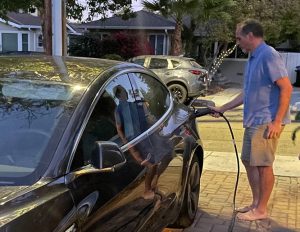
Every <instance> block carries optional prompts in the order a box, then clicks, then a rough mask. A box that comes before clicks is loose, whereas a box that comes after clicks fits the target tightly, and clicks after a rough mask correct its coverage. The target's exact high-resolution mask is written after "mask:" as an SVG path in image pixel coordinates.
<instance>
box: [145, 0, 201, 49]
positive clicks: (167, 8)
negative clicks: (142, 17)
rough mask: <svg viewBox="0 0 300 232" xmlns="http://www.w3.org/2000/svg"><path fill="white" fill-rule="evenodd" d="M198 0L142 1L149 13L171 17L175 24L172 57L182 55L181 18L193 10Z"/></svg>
mask: <svg viewBox="0 0 300 232" xmlns="http://www.w3.org/2000/svg"><path fill="white" fill-rule="evenodd" d="M197 3H198V0H190V1H188V0H154V1H153V2H152V1H143V5H144V7H145V8H147V9H148V10H150V11H153V12H159V13H160V14H162V15H163V16H165V17H171V18H173V19H174V21H175V22H176V25H175V31H174V36H173V38H172V47H171V54H172V55H181V54H182V40H181V33H182V30H183V23H182V20H183V17H184V16H185V15H189V14H190V13H191V12H192V11H193V9H195V7H196V5H197Z"/></svg>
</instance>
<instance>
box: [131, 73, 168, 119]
mask: <svg viewBox="0 0 300 232" xmlns="http://www.w3.org/2000/svg"><path fill="white" fill-rule="evenodd" d="M129 78H130V81H131V83H132V86H133V89H134V92H135V95H136V96H138V97H139V98H140V99H141V101H143V102H144V104H145V105H147V114H149V115H146V116H148V117H149V123H151V124H153V123H154V122H155V121H156V120H158V119H159V118H160V117H162V116H163V114H164V113H165V112H166V111H167V110H168V108H169V106H170V96H169V91H168V90H167V88H166V87H165V86H164V85H163V84H162V83H161V82H160V81H158V80H157V79H156V78H154V77H152V76H149V75H147V74H144V73H130V74H129Z"/></svg>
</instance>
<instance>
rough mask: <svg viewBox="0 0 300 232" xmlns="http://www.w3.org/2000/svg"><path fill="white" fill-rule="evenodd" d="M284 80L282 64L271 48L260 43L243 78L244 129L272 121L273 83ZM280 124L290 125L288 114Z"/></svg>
mask: <svg viewBox="0 0 300 232" xmlns="http://www.w3.org/2000/svg"><path fill="white" fill-rule="evenodd" d="M287 76H288V73H287V70H286V68H285V65H284V63H283V60H282V58H281V56H280V54H279V53H278V52H277V51H276V50H275V49H274V48H272V47H270V46H268V45H267V44H266V43H264V42H263V43H262V44H260V45H259V46H258V47H257V48H256V49H255V50H254V51H253V52H252V54H251V57H250V58H249V60H248V62H247V65H246V70H245V76H244V78H245V80H244V122H243V124H244V127H255V126H257V125H262V124H267V123H270V122H271V121H273V120H274V119H275V116H276V113H277V110H278V106H279V95H280V89H279V87H278V86H277V85H276V83H275V82H276V81H277V80H279V79H280V78H283V77H287ZM282 123H283V124H287V123H290V113H289V110H288V112H287V113H286V115H285V117H284V119H283V122H282Z"/></svg>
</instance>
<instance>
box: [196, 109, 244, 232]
mask: <svg viewBox="0 0 300 232" xmlns="http://www.w3.org/2000/svg"><path fill="white" fill-rule="evenodd" d="M213 113H217V114H219V115H220V116H221V117H222V118H224V120H225V121H226V123H227V125H228V127H229V130H230V134H231V138H232V142H233V146H234V151H235V156H236V163H237V175H236V181H235V187H234V193H233V201H232V202H233V213H232V218H231V222H230V225H229V227H228V232H232V231H233V227H234V224H235V219H236V213H237V212H236V207H235V206H236V194H237V188H238V184H239V177H240V162H239V155H238V151H237V147H236V143H235V139H234V134H233V131H232V128H231V125H230V123H229V121H228V119H227V118H226V117H225V116H224V114H223V113H221V112H215V111H213V110H212V109H210V108H208V107H204V108H199V109H197V110H195V111H194V113H193V114H192V115H191V116H190V119H195V118H197V117H201V116H204V115H207V114H213Z"/></svg>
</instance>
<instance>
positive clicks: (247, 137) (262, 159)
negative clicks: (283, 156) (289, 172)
mask: <svg viewBox="0 0 300 232" xmlns="http://www.w3.org/2000/svg"><path fill="white" fill-rule="evenodd" d="M267 130H268V129H267V124H265V125H258V126H257V127H248V128H246V129H245V131H244V140H243V148H242V155H241V159H242V160H243V161H247V162H249V164H250V166H272V165H273V162H274V160H275V152H276V148H277V144H278V138H274V139H267V137H266V135H267Z"/></svg>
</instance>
